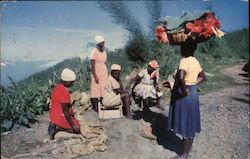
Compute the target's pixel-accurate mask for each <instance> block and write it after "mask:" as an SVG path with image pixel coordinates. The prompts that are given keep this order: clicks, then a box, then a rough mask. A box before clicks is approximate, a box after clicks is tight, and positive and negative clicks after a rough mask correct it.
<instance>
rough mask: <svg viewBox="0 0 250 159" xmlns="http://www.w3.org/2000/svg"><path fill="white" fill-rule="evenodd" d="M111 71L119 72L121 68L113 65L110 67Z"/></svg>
mask: <svg viewBox="0 0 250 159" xmlns="http://www.w3.org/2000/svg"><path fill="white" fill-rule="evenodd" d="M111 70H121V66H120V65H118V64H113V65H112V66H111Z"/></svg>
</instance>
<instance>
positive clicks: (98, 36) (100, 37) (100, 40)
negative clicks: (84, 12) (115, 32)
mask: <svg viewBox="0 0 250 159" xmlns="http://www.w3.org/2000/svg"><path fill="white" fill-rule="evenodd" d="M104 41H105V40H104V38H103V36H101V35H96V36H95V42H96V44H99V43H101V42H104Z"/></svg>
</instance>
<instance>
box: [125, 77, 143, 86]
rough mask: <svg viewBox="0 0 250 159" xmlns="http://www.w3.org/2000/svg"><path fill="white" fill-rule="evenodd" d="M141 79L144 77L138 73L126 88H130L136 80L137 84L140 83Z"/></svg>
mask: <svg viewBox="0 0 250 159" xmlns="http://www.w3.org/2000/svg"><path fill="white" fill-rule="evenodd" d="M141 79H142V77H140V76H139V75H136V76H135V78H132V79H131V80H130V82H129V83H128V84H127V86H126V89H129V88H130V86H131V85H132V84H133V83H134V82H136V83H135V85H136V84H138V83H140V81H141Z"/></svg>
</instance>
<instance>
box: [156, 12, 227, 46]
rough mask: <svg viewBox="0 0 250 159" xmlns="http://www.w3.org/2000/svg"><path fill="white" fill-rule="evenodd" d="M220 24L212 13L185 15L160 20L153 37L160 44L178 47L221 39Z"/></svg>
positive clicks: (222, 33)
mask: <svg viewBox="0 0 250 159" xmlns="http://www.w3.org/2000/svg"><path fill="white" fill-rule="evenodd" d="M220 27H221V23H220V21H219V20H218V19H217V18H216V17H215V14H214V13H213V12H203V13H197V12H196V13H185V14H184V15H183V16H182V17H181V18H173V17H167V18H164V19H162V20H160V22H159V24H158V25H157V26H156V29H155V36H156V38H157V40H158V41H159V42H161V43H165V44H170V45H180V44H182V43H185V42H196V43H199V42H204V41H206V40H208V39H210V38H211V37H219V38H221V37H222V36H223V35H224V32H222V31H221V30H220Z"/></svg>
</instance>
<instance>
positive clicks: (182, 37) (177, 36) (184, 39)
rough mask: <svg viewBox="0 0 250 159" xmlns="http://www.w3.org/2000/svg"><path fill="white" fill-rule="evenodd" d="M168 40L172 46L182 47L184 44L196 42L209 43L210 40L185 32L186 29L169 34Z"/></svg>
mask: <svg viewBox="0 0 250 159" xmlns="http://www.w3.org/2000/svg"><path fill="white" fill-rule="evenodd" d="M167 35H168V40H169V44H170V45H180V44H182V43H189V42H195V43H200V42H204V41H207V40H208V39H210V37H209V38H202V37H195V36H193V35H192V34H191V32H187V31H185V29H181V30H179V31H177V32H175V33H167Z"/></svg>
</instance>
